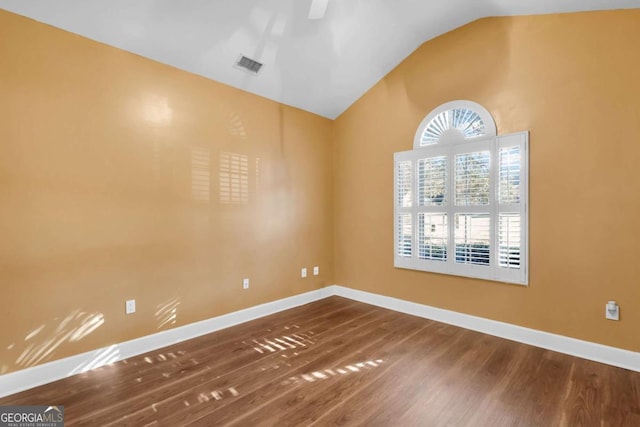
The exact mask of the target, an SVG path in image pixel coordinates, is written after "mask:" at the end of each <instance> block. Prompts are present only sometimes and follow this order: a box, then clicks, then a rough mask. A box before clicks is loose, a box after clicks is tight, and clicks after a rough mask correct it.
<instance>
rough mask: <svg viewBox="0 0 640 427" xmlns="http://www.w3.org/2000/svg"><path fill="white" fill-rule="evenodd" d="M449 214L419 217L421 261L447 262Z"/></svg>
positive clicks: (420, 215) (419, 253)
mask: <svg viewBox="0 0 640 427" xmlns="http://www.w3.org/2000/svg"><path fill="white" fill-rule="evenodd" d="M448 233H449V229H448V227H447V214H444V213H434V214H426V213H421V214H419V215H418V248H419V252H418V256H419V257H420V259H431V260H437V261H446V260H447V236H448Z"/></svg>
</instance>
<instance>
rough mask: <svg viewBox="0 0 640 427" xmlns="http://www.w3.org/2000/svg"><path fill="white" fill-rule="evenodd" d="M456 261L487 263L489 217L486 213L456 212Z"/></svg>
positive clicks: (488, 252)
mask: <svg viewBox="0 0 640 427" xmlns="http://www.w3.org/2000/svg"><path fill="white" fill-rule="evenodd" d="M454 234H455V243H456V262H457V263H459V264H475V265H489V254H490V235H491V218H490V215H489V214H488V213H486V214H485V213H483V214H456V224H455V233H454Z"/></svg>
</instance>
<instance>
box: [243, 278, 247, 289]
mask: <svg viewBox="0 0 640 427" xmlns="http://www.w3.org/2000/svg"><path fill="white" fill-rule="evenodd" d="M242 289H249V279H242Z"/></svg>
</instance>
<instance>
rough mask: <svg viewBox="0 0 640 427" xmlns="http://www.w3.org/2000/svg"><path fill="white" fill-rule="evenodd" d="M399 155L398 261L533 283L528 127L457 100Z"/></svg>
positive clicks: (416, 266)
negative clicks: (501, 127) (505, 125)
mask: <svg viewBox="0 0 640 427" xmlns="http://www.w3.org/2000/svg"><path fill="white" fill-rule="evenodd" d="M413 148H414V149H413V150H411V151H404V152H400V153H395V172H394V177H395V197H394V198H395V203H394V205H395V209H394V211H395V216H394V221H395V226H394V230H395V233H394V234H395V266H396V267H399V268H409V269H414V270H423V271H431V272H436V273H445V274H454V275H461V276H469V277H477V278H482V279H489V280H498V281H504V282H510V283H519V284H527V280H528V279H527V277H528V274H527V271H528V266H527V220H528V218H527V216H528V211H527V204H528V203H527V197H528V191H527V182H528V160H527V158H528V154H527V149H528V132H519V133H515V134H510V135H500V136H498V135H497V132H496V125H495V121H494V120H493V117H492V116H491V114H490V113H489V112H488V111H487V110H486V109H485V108H484V107H482V106H481V105H480V104H477V103H475V102H472V101H452V102H448V103H446V104H443V105H441V106H439V107H438V108H436V109H435V110H433V111H432V112H431V113H429V114H428V115H427V116H426V117H425V118H424V120H423V121H422V122H421V123H420V125H419V126H418V129H417V130H416V133H415V137H414V144H413Z"/></svg>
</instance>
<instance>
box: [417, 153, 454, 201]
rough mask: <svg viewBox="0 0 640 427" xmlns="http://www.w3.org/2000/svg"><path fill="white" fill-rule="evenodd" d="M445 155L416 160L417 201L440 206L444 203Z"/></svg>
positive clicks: (445, 180)
mask: <svg viewBox="0 0 640 427" xmlns="http://www.w3.org/2000/svg"><path fill="white" fill-rule="evenodd" d="M446 185H447V156H441V157H431V158H429V159H420V160H418V203H419V205H420V206H440V205H443V204H444V203H445V188H446Z"/></svg>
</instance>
